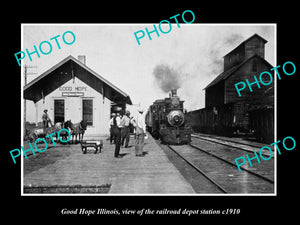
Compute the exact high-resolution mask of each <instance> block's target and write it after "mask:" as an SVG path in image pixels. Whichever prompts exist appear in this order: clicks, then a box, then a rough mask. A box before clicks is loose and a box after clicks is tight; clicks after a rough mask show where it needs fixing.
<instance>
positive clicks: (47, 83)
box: [24, 55, 132, 105]
mask: <svg viewBox="0 0 300 225" xmlns="http://www.w3.org/2000/svg"><path fill="white" fill-rule="evenodd" d="M75 77H77V78H78V79H80V80H81V81H83V82H84V83H86V84H87V85H89V86H90V87H92V88H94V89H95V90H96V91H98V92H99V93H101V94H102V95H104V96H105V97H107V98H108V99H110V100H111V101H113V102H116V103H117V102H120V101H122V102H126V103H127V104H129V105H131V104H132V102H131V99H130V97H129V95H127V94H126V93H125V92H123V91H122V90H120V89H119V88H118V87H116V86H115V85H113V84H112V83H110V82H109V81H108V80H106V79H105V78H104V77H102V76H100V75H99V74H98V73H96V72H95V71H93V70H92V69H90V68H89V67H87V66H86V65H85V64H84V63H82V62H81V61H79V60H78V59H76V58H74V57H73V56H71V55H70V56H68V57H66V58H65V59H63V60H62V61H60V62H59V63H57V64H56V65H54V66H53V67H51V68H50V69H49V70H47V71H46V72H44V73H42V74H41V75H40V76H38V77H37V78H35V79H34V80H32V81H31V82H30V83H28V84H27V85H25V86H24V99H28V100H32V101H34V102H37V101H39V100H40V99H42V98H44V97H45V96H47V95H48V94H50V93H51V92H52V91H54V90H55V89H57V88H59V87H60V86H62V85H63V84H65V83H66V82H68V81H69V80H71V79H74V78H75Z"/></svg>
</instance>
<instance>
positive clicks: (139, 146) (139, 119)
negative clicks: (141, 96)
mask: <svg viewBox="0 0 300 225" xmlns="http://www.w3.org/2000/svg"><path fill="white" fill-rule="evenodd" d="M138 112H139V114H138V115H137V116H136V117H130V112H129V111H128V110H126V112H125V114H124V115H123V116H122V117H121V115H120V113H119V112H116V113H112V115H111V116H112V118H111V120H110V143H111V144H112V141H114V142H115V154H114V156H115V157H116V158H122V156H121V155H120V148H121V146H124V143H125V148H128V144H129V139H130V125H131V124H132V125H133V127H134V130H135V136H136V143H135V155H136V156H138V157H141V156H145V155H144V152H143V147H144V139H145V135H146V124H145V120H144V117H143V112H144V111H143V109H139V110H138Z"/></svg>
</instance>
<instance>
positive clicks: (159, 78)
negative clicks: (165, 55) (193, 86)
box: [153, 64, 181, 92]
mask: <svg viewBox="0 0 300 225" xmlns="http://www.w3.org/2000/svg"><path fill="white" fill-rule="evenodd" d="M153 75H154V77H155V82H156V84H157V85H158V86H159V87H160V88H161V90H163V91H164V92H169V91H170V90H171V89H178V88H180V83H181V79H180V74H179V72H178V71H177V70H175V69H173V68H170V67H169V66H168V65H165V64H159V65H157V66H156V67H155V68H154V70H153Z"/></svg>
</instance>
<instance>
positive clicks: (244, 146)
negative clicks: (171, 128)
mask: <svg viewBox="0 0 300 225" xmlns="http://www.w3.org/2000/svg"><path fill="white" fill-rule="evenodd" d="M192 138H196V139H200V140H203V141H207V142H212V143H215V144H220V145H224V146H227V147H230V148H235V149H239V150H242V151H245V152H253V151H256V152H257V153H259V150H260V148H261V147H262V146H261V147H259V146H257V145H251V144H246V143H241V142H237V141H233V140H226V139H222V138H217V137H213V138H212V137H206V136H199V135H195V134H192ZM232 143H233V144H234V145H232ZM261 154H262V155H263V156H266V157H269V156H270V153H269V152H267V151H266V153H264V152H261Z"/></svg>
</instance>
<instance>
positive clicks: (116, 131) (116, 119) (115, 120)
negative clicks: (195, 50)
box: [112, 112, 122, 158]
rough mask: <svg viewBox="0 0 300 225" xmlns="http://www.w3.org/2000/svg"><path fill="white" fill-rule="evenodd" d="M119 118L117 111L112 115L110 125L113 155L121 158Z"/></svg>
mask: <svg viewBox="0 0 300 225" xmlns="http://www.w3.org/2000/svg"><path fill="white" fill-rule="evenodd" d="M121 128H122V126H121V118H120V113H119V112H117V113H116V115H115V116H114V117H113V126H112V133H113V136H114V140H115V144H116V146H115V157H116V158H121V156H120V154H119V153H120V147H121Z"/></svg>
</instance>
